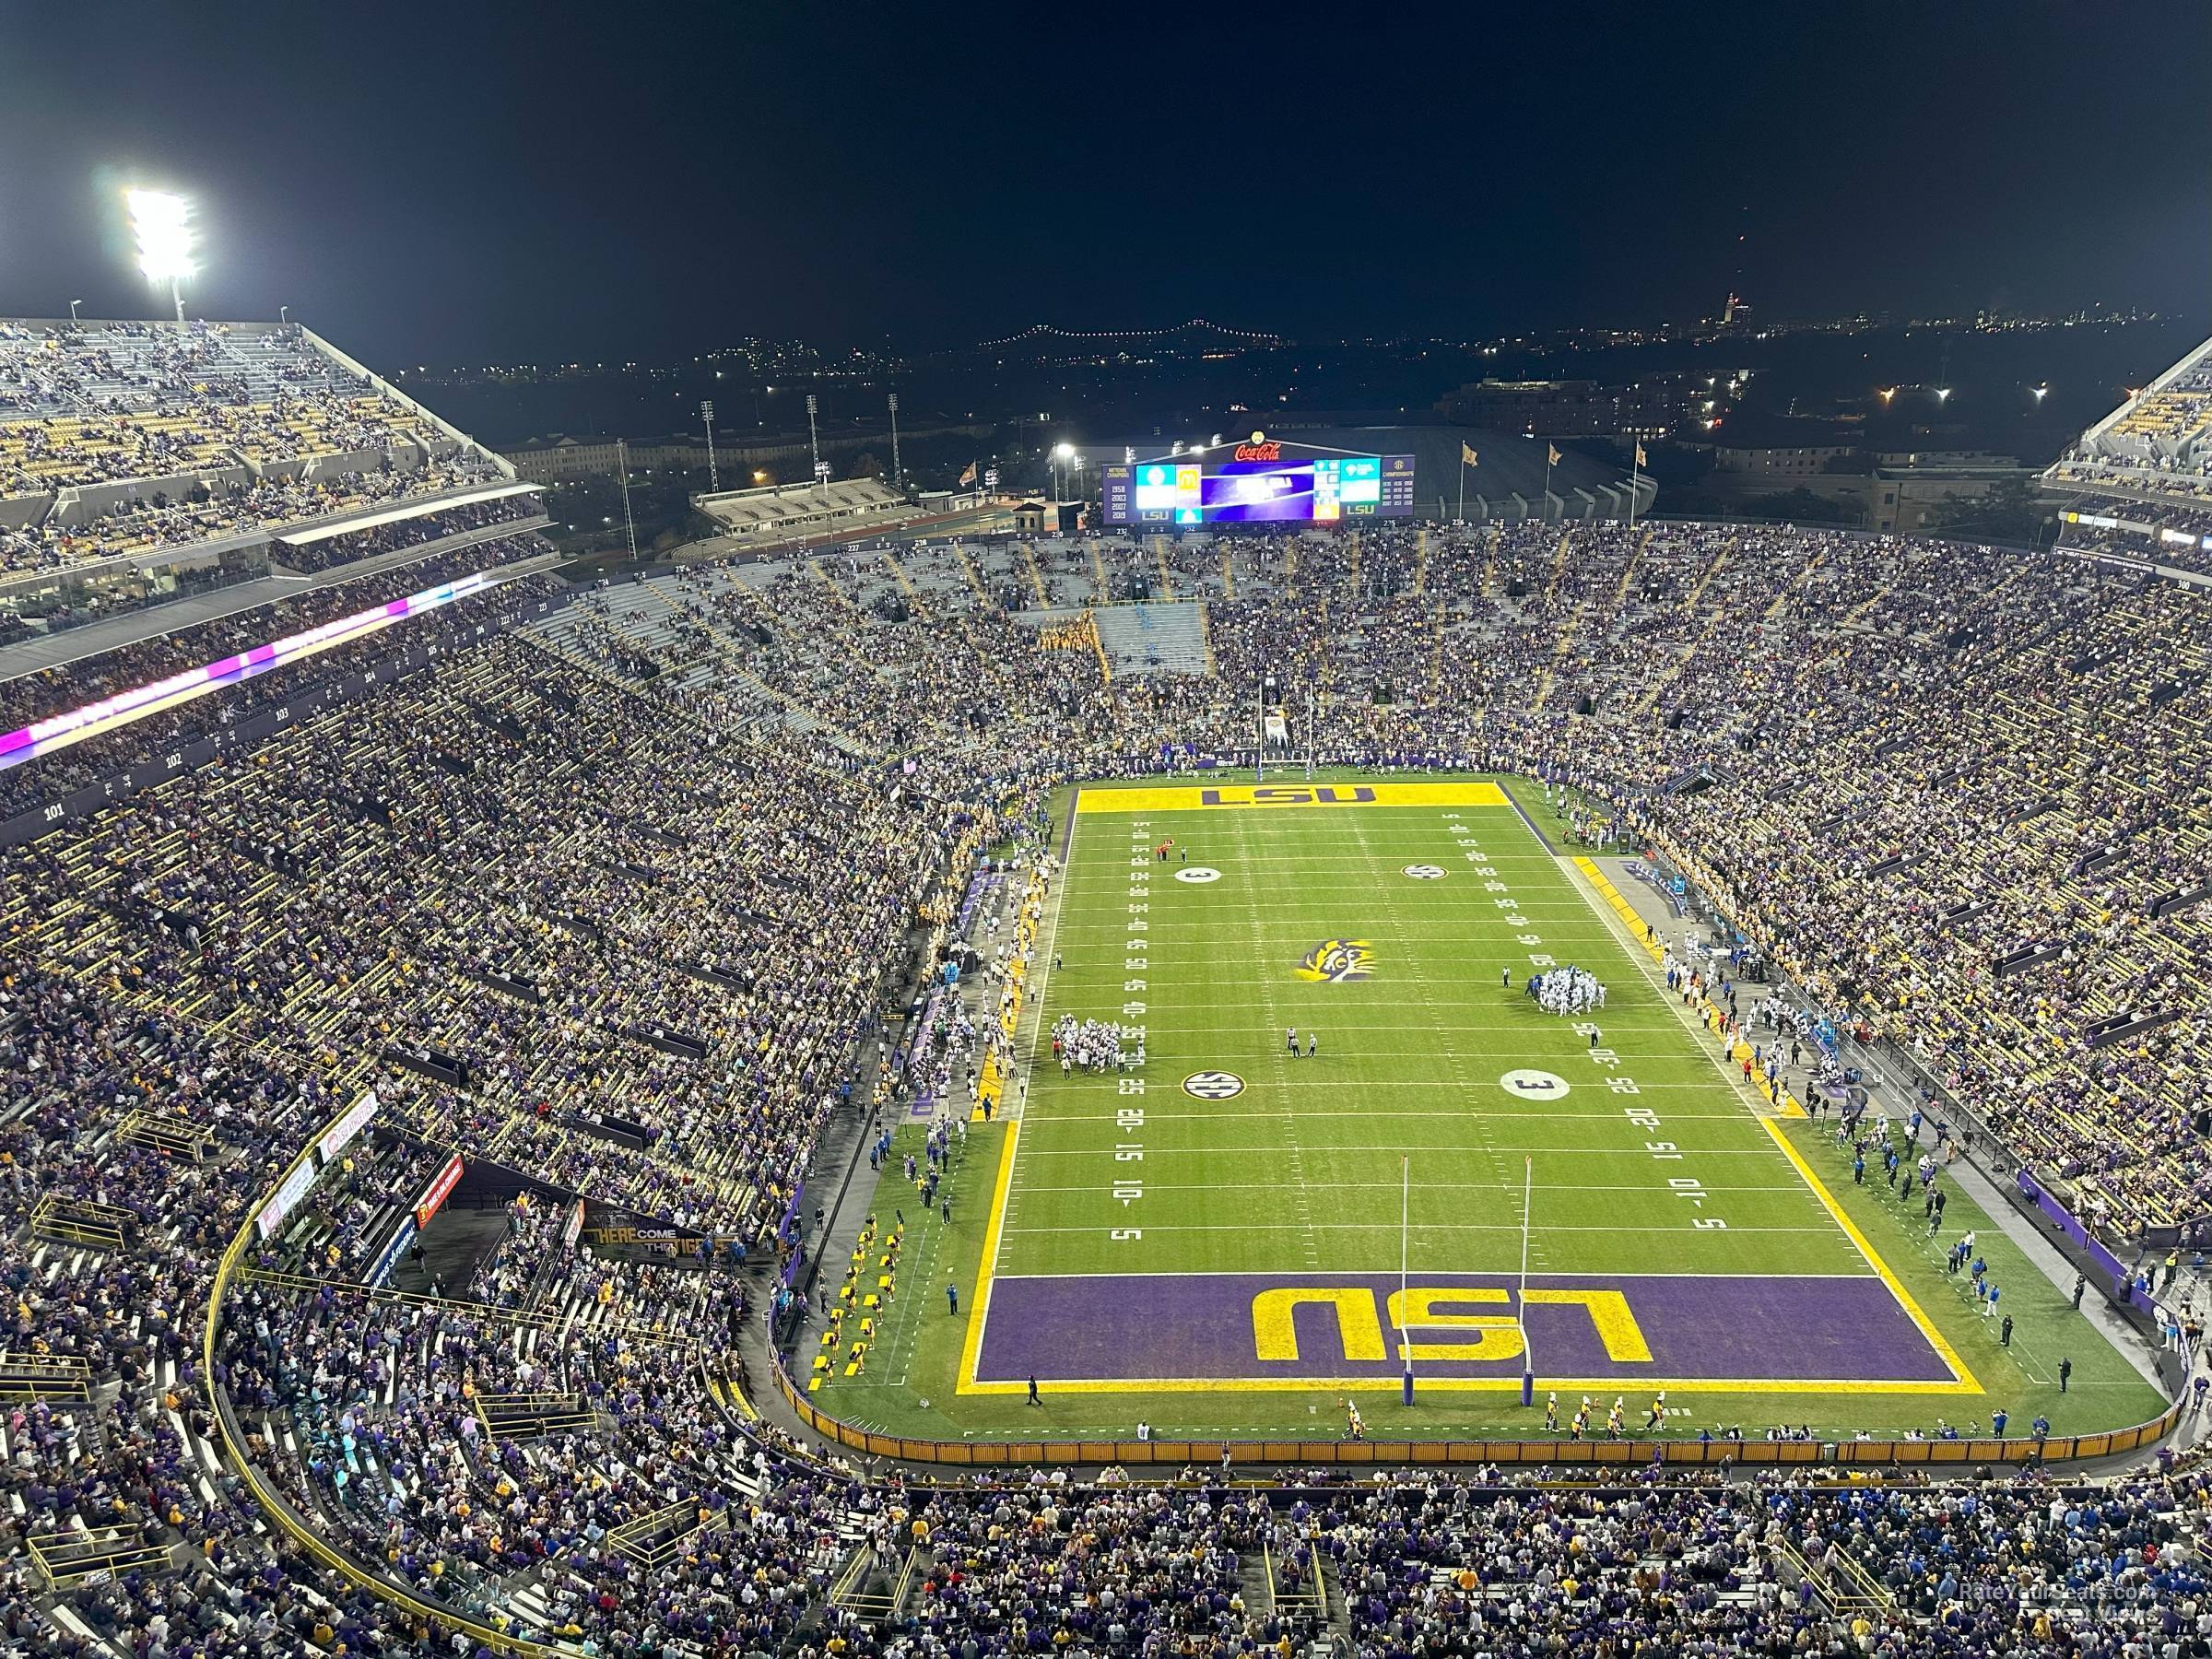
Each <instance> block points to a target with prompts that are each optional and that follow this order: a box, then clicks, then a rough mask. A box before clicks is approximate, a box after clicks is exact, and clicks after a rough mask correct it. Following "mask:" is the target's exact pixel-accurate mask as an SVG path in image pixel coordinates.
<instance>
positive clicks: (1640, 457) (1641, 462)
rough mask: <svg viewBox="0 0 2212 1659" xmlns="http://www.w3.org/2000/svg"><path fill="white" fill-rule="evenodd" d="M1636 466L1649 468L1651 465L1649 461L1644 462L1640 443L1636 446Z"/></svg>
mask: <svg viewBox="0 0 2212 1659" xmlns="http://www.w3.org/2000/svg"><path fill="white" fill-rule="evenodd" d="M1636 465H1639V466H1649V465H1651V463H1650V462H1649V461H1646V460H1645V459H1644V458H1643V445H1642V444H1641V443H1639V444H1638V445H1637V446H1636Z"/></svg>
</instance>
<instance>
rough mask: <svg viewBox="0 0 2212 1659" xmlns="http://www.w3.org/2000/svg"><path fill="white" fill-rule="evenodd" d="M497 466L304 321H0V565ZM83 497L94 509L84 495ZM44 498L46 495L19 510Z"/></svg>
mask: <svg viewBox="0 0 2212 1659" xmlns="http://www.w3.org/2000/svg"><path fill="white" fill-rule="evenodd" d="M498 476H500V475H499V473H498V469H497V468H496V466H495V465H493V464H492V463H491V462H490V461H489V460H488V458H487V457H485V456H483V455H481V454H480V453H477V452H475V451H473V450H471V449H468V448H466V447H465V446H464V445H463V444H461V443H460V442H459V441H456V440H455V439H453V437H452V436H451V435H449V434H448V433H447V432H446V431H445V430H444V429H442V428H441V427H440V426H438V424H437V423H436V422H435V421H433V420H431V419H430V418H429V417H428V416H426V415H424V414H423V413H422V412H421V411H419V410H418V409H414V408H410V407H409V406H406V404H404V403H402V402H400V401H399V400H398V399H396V398H394V397H393V396H391V395H389V394H386V393H384V392H382V391H380V390H378V389H377V388H375V387H374V386H372V385H371V382H369V381H367V380H366V379H364V378H362V377H361V376H360V375H359V373H357V372H356V371H353V370H351V369H349V368H347V367H346V366H345V365H343V364H342V363H340V362H339V361H338V360H337V359H334V358H331V357H328V356H326V355H325V354H324V352H322V351H321V350H319V349H318V348H317V347H315V345H314V344H313V343H312V341H311V340H310V339H309V338H308V336H307V335H305V334H304V333H303V332H302V331H300V330H299V329H294V328H277V329H266V328H258V327H239V326H233V325H229V324H213V323H192V324H183V325H182V326H171V325H168V324H146V323H135V324H106V323H103V324H88V325H85V326H81V327H80V326H76V325H74V324H23V323H6V322H0V497H12V498H15V500H14V501H12V502H11V511H10V512H9V514H8V520H9V523H8V525H7V526H6V528H0V571H33V570H44V569H52V568H54V567H58V566H65V565H68V564H71V563H75V562H78V561H82V560H88V559H104V558H108V557H111V556H112V555H115V554H119V553H129V552H135V551H141V550H143V549H146V548H148V547H165V546H171V545H174V544H180V543H187V542H197V541H206V540H208V539H211V538H214V537H218V536H224V535H239V534H242V533H247V532H252V531H256V530H260V529H263V528H265V527H267V526H270V525H275V524H285V523H289V522H296V521H299V520H302V519H312V518H320V517H324V516H326V515H328V514H331V513H335V512H346V511H350V510H357V509H359V508H362V507H367V506H371V505H373V504H376V503H378V502H382V501H388V500H398V499H400V498H403V497H407V496H419V495H424V494H429V493H434V492H436V491H439V490H443V489H449V488H455V487H457V486H459V485H461V484H464V483H468V482H472V481H482V480H486V479H489V478H493V477H498ZM78 491H87V492H89V495H88V500H90V501H92V502H93V503H95V504H96V506H97V511H96V512H92V513H89V514H87V513H86V512H85V511H84V509H85V501H83V500H75V499H73V498H74V496H75V492H78ZM39 497H46V498H48V500H47V501H46V503H45V505H44V506H43V507H41V508H40V509H39V510H38V511H36V512H31V513H29V514H28V515H27V514H25V513H24V512H22V511H21V509H22V507H23V504H24V503H25V502H26V501H35V500H37V498H39ZM65 503H66V506H65ZM64 519H66V522H63V521H64Z"/></svg>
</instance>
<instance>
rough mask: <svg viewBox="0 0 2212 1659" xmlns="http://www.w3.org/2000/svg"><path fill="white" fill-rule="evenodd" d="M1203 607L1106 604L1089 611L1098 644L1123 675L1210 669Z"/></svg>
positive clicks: (1197, 672) (1195, 672)
mask: <svg viewBox="0 0 2212 1659" xmlns="http://www.w3.org/2000/svg"><path fill="white" fill-rule="evenodd" d="M1204 613H1205V606H1201V605H1196V604H1186V605H1108V606H1100V608H1099V609H1098V610H1096V611H1094V612H1093V613H1092V615H1093V616H1094V617H1095V618H1097V620H1098V625H1099V643H1100V645H1102V646H1103V647H1104V648H1105V651H1106V660H1107V661H1108V662H1109V663H1110V664H1112V667H1113V672H1114V674H1115V675H1116V676H1117V677H1118V676H1121V675H1124V674H1211V673H1212V672H1213V668H1212V665H1211V664H1209V663H1208V662H1207V660H1206V618H1205V614H1204Z"/></svg>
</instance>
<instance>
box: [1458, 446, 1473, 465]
mask: <svg viewBox="0 0 2212 1659" xmlns="http://www.w3.org/2000/svg"><path fill="white" fill-rule="evenodd" d="M1459 464H1460V465H1462V466H1472V465H1475V450H1474V447H1473V446H1472V445H1471V444H1467V443H1464V442H1463V443H1462V444H1461V445H1460V446H1459Z"/></svg>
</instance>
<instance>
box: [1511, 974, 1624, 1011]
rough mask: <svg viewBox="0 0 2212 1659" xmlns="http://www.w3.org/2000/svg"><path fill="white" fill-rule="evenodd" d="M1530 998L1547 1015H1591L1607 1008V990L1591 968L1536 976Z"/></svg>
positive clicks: (1530, 978)
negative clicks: (1599, 1009)
mask: <svg viewBox="0 0 2212 1659" xmlns="http://www.w3.org/2000/svg"><path fill="white" fill-rule="evenodd" d="M1528 994H1529V995H1530V996H1531V997H1533V998H1535V1004H1536V1006H1538V1007H1539V1008H1542V1009H1543V1010H1544V1011H1545V1012H1546V1013H1547V1014H1587V1013H1589V1012H1590V1011H1591V1010H1592V1009H1593V1008H1602V1007H1604V1006H1606V987H1605V985H1604V984H1603V983H1602V982H1600V981H1599V980H1598V977H1597V976H1596V975H1595V974H1594V973H1592V972H1591V971H1589V970H1588V969H1587V968H1554V969H1552V970H1551V971H1549V972H1548V973H1532V974H1531V975H1529V979H1528Z"/></svg>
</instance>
